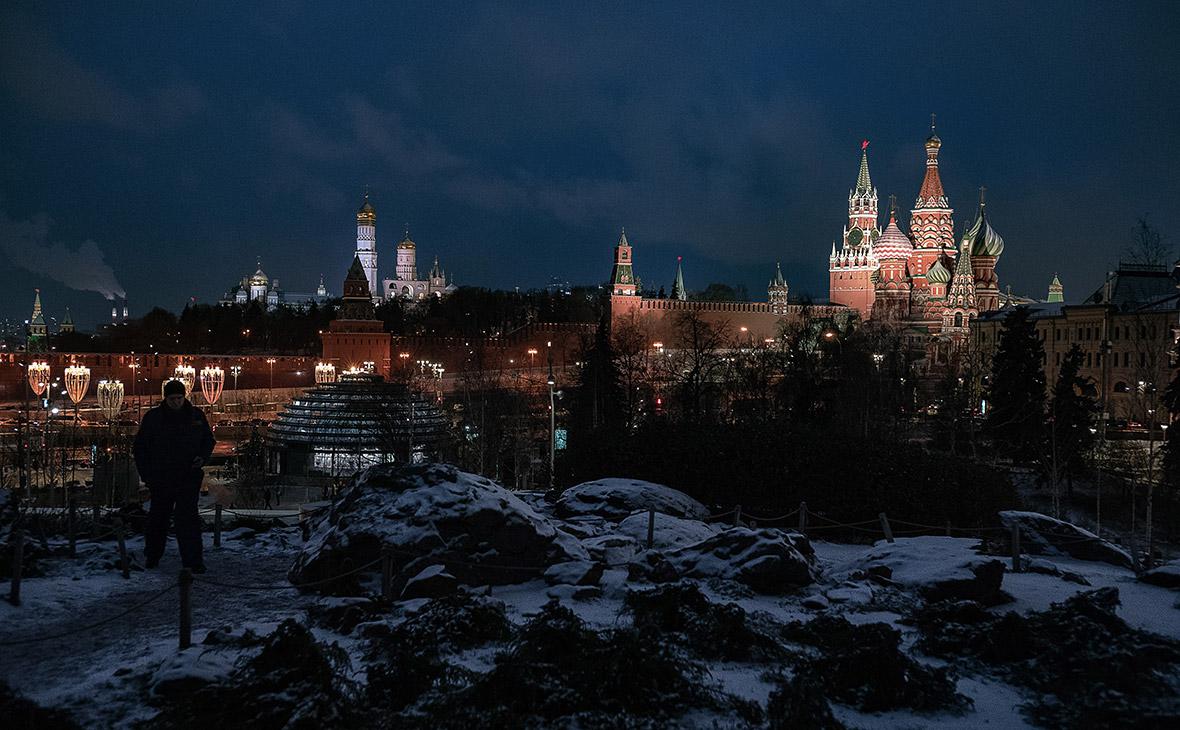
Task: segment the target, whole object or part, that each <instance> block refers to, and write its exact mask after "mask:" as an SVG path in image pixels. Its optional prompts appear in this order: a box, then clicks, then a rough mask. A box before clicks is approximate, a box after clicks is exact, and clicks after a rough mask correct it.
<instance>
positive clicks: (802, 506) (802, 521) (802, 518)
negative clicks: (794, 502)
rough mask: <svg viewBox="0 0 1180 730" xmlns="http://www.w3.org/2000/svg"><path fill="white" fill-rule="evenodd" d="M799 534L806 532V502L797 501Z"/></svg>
mask: <svg viewBox="0 0 1180 730" xmlns="http://www.w3.org/2000/svg"><path fill="white" fill-rule="evenodd" d="M799 534H800V535H806V534H807V503H806V502H800V503H799Z"/></svg>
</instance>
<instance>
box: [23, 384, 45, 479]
mask: <svg viewBox="0 0 1180 730" xmlns="http://www.w3.org/2000/svg"><path fill="white" fill-rule="evenodd" d="M49 377H50V368H49V363H48V362H44V361H38V362H32V363H29V367H28V371H27V373H26V380H27V381H28V383H29V387H30V388H32V390H33V393H34V394H35V395H36V396H37V399H38V400H40V401H42V404H41V405H42V408H43V409H45V422H46V423H48V421H49V411H48V405H47V403H48V400H47V399H46V398H44V397H43V396H44V395H45V393H46V392H47V391H48V390H49ZM28 420H29V418H28V410H27V409H26V412H25V431H26V433H27V432H28V426H29V424H28ZM45 428H48V426H46V427H45ZM45 428H43V429H42V431H41V450H40V451H41V460H42V462H44V460H45ZM21 443H22V445H23V443H24V441H23V439H22V442H21ZM24 458H25V459H26V460H27V459H28V456H27V455H26V456H25V457H24ZM25 471H26V477H25V485H26V486H27V487H28V488H29V490H30V494H31V493H32V491H31V490H32V479H31V476H32V475H31V474H30V473H29V472H31V469H30V468H29V466H28V465H27V464H26V467H25Z"/></svg>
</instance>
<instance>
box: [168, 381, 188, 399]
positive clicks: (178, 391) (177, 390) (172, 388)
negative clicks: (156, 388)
mask: <svg viewBox="0 0 1180 730" xmlns="http://www.w3.org/2000/svg"><path fill="white" fill-rule="evenodd" d="M170 395H184V383H182V382H180V381H179V380H169V381H168V382H167V383H165V384H164V397H165V398H167V397H168V396H170Z"/></svg>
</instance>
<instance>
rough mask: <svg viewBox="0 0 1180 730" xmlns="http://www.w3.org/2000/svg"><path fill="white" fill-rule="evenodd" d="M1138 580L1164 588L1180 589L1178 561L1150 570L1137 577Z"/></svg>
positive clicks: (1179, 564)
mask: <svg viewBox="0 0 1180 730" xmlns="http://www.w3.org/2000/svg"><path fill="white" fill-rule="evenodd" d="M1139 580H1141V581H1143V582H1144V583H1150V584H1151V585H1154V586H1163V587H1164V588H1180V560H1173V561H1172V562H1170V563H1164V564H1163V565H1161V566H1159V567H1157V568H1152V569H1151V570H1148V571H1146V572H1144V573H1143V575H1141V576H1139Z"/></svg>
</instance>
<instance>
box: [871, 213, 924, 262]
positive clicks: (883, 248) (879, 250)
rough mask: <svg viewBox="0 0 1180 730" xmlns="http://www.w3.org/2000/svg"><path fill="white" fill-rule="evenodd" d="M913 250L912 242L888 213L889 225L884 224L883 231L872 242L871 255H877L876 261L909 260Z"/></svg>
mask: <svg viewBox="0 0 1180 730" xmlns="http://www.w3.org/2000/svg"><path fill="white" fill-rule="evenodd" d="M913 252H914V244H913V243H911V242H910V239H909V236H907V235H906V234H905V233H902V230H901V228H899V227H898V226H897V220H895V218H894V216H893V215H890V216H889V225H887V226H885V232H884V233H882V234H881V237H880V238H878V239H877V241H876V243H874V244H873V255H875V256H876V257H877V260H878V261H888V260H890V259H905V260H909V258H910V254H912V253H913Z"/></svg>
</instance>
